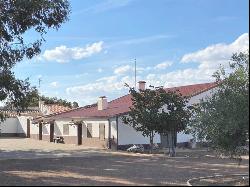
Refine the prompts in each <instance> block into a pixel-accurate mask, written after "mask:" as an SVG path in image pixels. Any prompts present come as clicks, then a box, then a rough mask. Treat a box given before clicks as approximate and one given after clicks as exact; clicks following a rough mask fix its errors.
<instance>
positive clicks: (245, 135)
mask: <svg viewBox="0 0 250 187" xmlns="http://www.w3.org/2000/svg"><path fill="white" fill-rule="evenodd" d="M229 65H230V69H229V70H226V69H225V68H223V67H221V68H220V69H219V70H218V71H217V72H215V74H214V77H215V78H216V80H217V83H218V88H217V90H216V92H214V93H213V95H212V96H211V97H209V98H206V100H203V101H202V102H201V103H200V104H199V105H198V106H197V107H195V113H194V116H193V120H192V123H191V124H190V126H189V132H191V133H192V134H193V135H194V136H196V137H197V138H198V139H199V140H200V141H202V140H205V141H207V142H208V143H209V145H210V146H211V148H213V149H214V150H216V151H218V152H220V153H223V154H226V155H229V156H230V157H231V158H237V159H239V161H240V160H241V155H242V154H243V152H242V151H243V149H242V146H245V145H247V141H248V140H249V52H246V53H242V52H241V53H238V54H237V53H236V54H233V56H232V58H231V60H230V62H229Z"/></svg>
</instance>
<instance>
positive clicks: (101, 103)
mask: <svg viewBox="0 0 250 187" xmlns="http://www.w3.org/2000/svg"><path fill="white" fill-rule="evenodd" d="M97 108H98V110H105V109H107V108H108V100H107V97H106V96H101V97H99V99H98V102H97Z"/></svg>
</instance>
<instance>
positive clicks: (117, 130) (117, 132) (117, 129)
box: [116, 116, 119, 150]
mask: <svg viewBox="0 0 250 187" xmlns="http://www.w3.org/2000/svg"><path fill="white" fill-rule="evenodd" d="M118 121H119V119H118V116H116V150H118V143H119V141H118V138H119V136H118V134H119V128H118Z"/></svg>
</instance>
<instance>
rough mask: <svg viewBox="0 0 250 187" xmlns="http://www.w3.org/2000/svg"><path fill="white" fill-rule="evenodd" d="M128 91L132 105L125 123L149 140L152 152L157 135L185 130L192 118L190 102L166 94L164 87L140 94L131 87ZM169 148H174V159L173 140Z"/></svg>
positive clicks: (179, 96)
mask: <svg viewBox="0 0 250 187" xmlns="http://www.w3.org/2000/svg"><path fill="white" fill-rule="evenodd" d="M129 92H130V94H131V95H132V104H133V106H132V107H130V111H129V112H128V114H127V115H126V116H124V117H123V118H122V120H123V122H124V123H125V124H129V125H130V126H132V127H133V128H134V129H135V130H136V131H140V132H142V135H143V136H146V137H149V138H150V147H151V152H152V147H153V139H154V136H155V133H160V134H163V135H169V136H170V135H173V134H175V133H176V132H178V131H181V130H184V129H185V126H186V124H187V122H188V118H189V116H190V115H189V111H188V108H187V107H186V103H187V100H186V98H183V97H182V96H181V95H180V94H177V93H175V92H167V91H165V90H164V89H163V88H157V89H152V90H151V89H145V90H140V91H139V92H137V91H136V90H135V89H134V88H130V91H129ZM172 137H173V136H171V138H172ZM169 147H172V151H173V154H171V156H174V155H175V154H174V153H175V151H174V141H169Z"/></svg>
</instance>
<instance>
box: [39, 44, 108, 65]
mask: <svg viewBox="0 0 250 187" xmlns="http://www.w3.org/2000/svg"><path fill="white" fill-rule="evenodd" d="M102 49H103V41H100V42H96V43H93V44H91V45H86V46H85V47H73V48H68V47H66V46H64V45H61V46H59V47H56V48H55V49H52V50H46V51H45V52H44V54H43V55H42V56H43V58H44V59H46V60H48V61H56V62H59V63H65V62H69V61H70V60H80V59H83V58H87V57H90V56H92V55H94V54H96V53H100V52H101V51H102Z"/></svg>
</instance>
